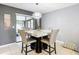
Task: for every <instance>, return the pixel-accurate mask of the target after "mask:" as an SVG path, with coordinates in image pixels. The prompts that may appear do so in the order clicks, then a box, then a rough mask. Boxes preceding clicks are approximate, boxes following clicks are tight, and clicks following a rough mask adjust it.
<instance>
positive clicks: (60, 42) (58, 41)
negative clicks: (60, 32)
mask: <svg viewBox="0 0 79 59" xmlns="http://www.w3.org/2000/svg"><path fill="white" fill-rule="evenodd" d="M56 42H57V43H58V44H60V45H63V44H64V42H63V41H60V40H56Z"/></svg>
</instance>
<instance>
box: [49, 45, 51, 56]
mask: <svg viewBox="0 0 79 59" xmlns="http://www.w3.org/2000/svg"><path fill="white" fill-rule="evenodd" d="M49 55H51V51H50V45H49Z"/></svg>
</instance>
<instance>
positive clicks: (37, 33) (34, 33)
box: [26, 29, 51, 53]
mask: <svg viewBox="0 0 79 59" xmlns="http://www.w3.org/2000/svg"><path fill="white" fill-rule="evenodd" d="M26 32H27V33H28V34H29V35H30V36H31V37H33V38H34V39H35V40H36V42H35V43H32V44H31V47H32V45H34V46H35V51H36V53H41V52H42V49H46V48H47V44H45V43H43V42H41V40H42V38H43V37H47V36H48V34H49V33H50V32H51V31H50V30H43V29H40V30H26ZM42 44H43V45H42Z"/></svg>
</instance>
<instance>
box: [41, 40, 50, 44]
mask: <svg viewBox="0 0 79 59" xmlns="http://www.w3.org/2000/svg"><path fill="white" fill-rule="evenodd" d="M41 42H43V43H46V44H48V45H49V43H50V42H49V39H42V40H41Z"/></svg>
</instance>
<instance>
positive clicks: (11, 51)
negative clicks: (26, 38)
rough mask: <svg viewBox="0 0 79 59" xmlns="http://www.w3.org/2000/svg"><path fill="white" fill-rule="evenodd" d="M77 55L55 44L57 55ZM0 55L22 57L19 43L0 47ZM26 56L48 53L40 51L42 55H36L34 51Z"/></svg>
mask: <svg viewBox="0 0 79 59" xmlns="http://www.w3.org/2000/svg"><path fill="white" fill-rule="evenodd" d="M28 49H30V48H28ZM78 54H79V53H78V52H75V51H72V50H70V49H66V48H63V47H62V45H61V44H59V43H57V55H78ZM0 55H24V53H21V42H20V43H12V44H10V45H8V46H5V47H0ZM28 55H48V53H47V52H45V51H42V53H39V54H38V53H36V52H35V51H32V52H29V53H28ZM52 55H55V54H54V53H52Z"/></svg>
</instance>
